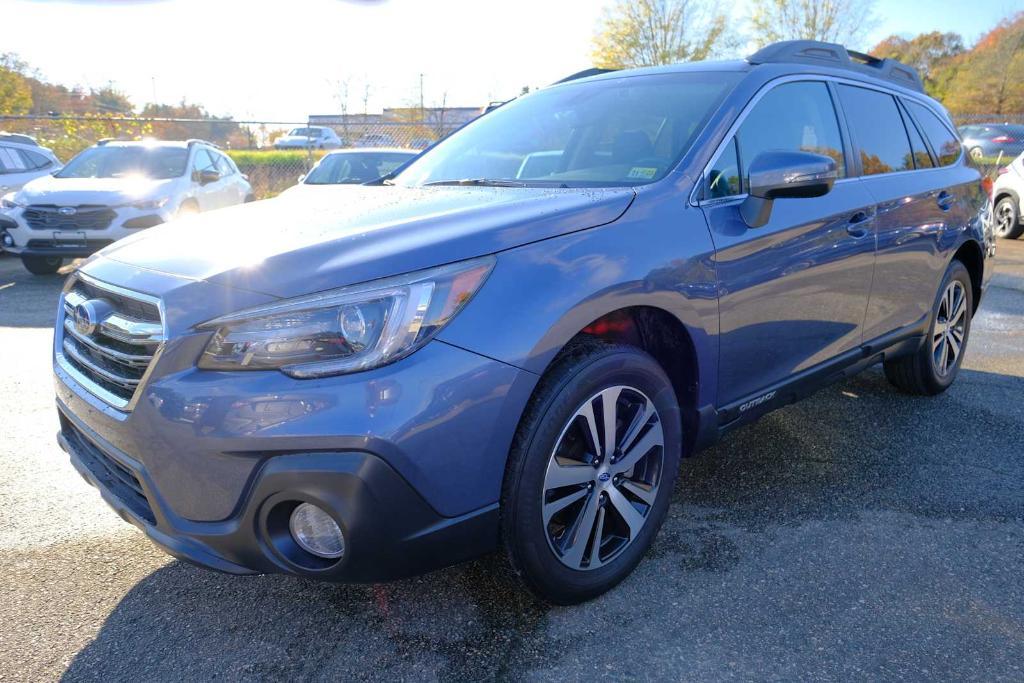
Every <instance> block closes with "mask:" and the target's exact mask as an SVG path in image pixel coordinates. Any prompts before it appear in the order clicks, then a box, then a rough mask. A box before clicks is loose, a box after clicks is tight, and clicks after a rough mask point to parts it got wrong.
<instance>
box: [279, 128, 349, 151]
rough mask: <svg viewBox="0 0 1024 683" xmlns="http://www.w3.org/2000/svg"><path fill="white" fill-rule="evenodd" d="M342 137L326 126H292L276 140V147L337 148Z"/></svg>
mask: <svg viewBox="0 0 1024 683" xmlns="http://www.w3.org/2000/svg"><path fill="white" fill-rule="evenodd" d="M338 147H341V138H339V137H338V134H337V133H335V132H334V130H333V129H331V128H327V127H324V126H306V127H303V128H292V129H291V130H290V131H288V132H287V133H286V134H285V135H282V136H281V137H279V138H278V139H276V140H274V149H337V148H338Z"/></svg>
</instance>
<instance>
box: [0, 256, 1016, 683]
mask: <svg viewBox="0 0 1024 683" xmlns="http://www.w3.org/2000/svg"><path fill="white" fill-rule="evenodd" d="M998 258H999V260H998V273H997V276H996V279H995V281H994V282H993V284H992V287H991V288H990V290H989V292H988V293H987V295H986V298H985V300H984V301H983V304H982V310H981V312H980V313H979V314H978V316H977V317H976V318H975V321H974V328H973V330H972V335H971V341H970V344H969V348H968V352H967V355H966V359H965V363H964V368H963V370H962V371H961V374H960V377H959V379H958V380H957V382H956V384H955V385H954V386H953V387H952V388H951V389H950V390H949V391H948V392H947V393H946V394H945V395H943V396H940V397H937V398H931V399H926V398H913V397H906V396H902V395H900V394H897V393H896V392H895V391H894V390H893V389H892V388H891V387H890V386H889V385H888V383H887V382H886V381H885V379H884V377H883V376H882V374H881V372H880V370H878V369H875V370H871V371H868V372H866V373H864V374H862V375H860V376H859V377H856V378H854V379H852V380H849V381H847V382H845V383H843V384H841V385H838V386H834V387H832V388H829V389H826V390H824V391H821V392H819V393H818V394H816V395H815V396H813V397H811V398H810V399H808V400H806V401H804V402H802V403H800V404H797V405H794V406H790V407H788V408H785V409H783V410H780V411H777V412H775V413H773V414H771V415H769V416H767V417H765V418H764V419H762V420H761V421H760V422H758V423H757V424H754V425H751V426H749V427H746V428H744V429H742V430H741V431H739V432H737V433H735V434H733V435H732V436H731V437H729V438H728V439H727V440H726V441H724V442H723V443H721V444H719V445H718V446H716V447H715V448H713V449H711V450H709V451H706V452H704V453H703V454H701V455H700V456H699V457H697V458H694V459H690V460H688V461H686V462H685V463H684V465H683V472H682V476H681V477H680V480H679V484H678V485H677V489H676V491H675V494H674V500H673V504H672V507H671V509H670V512H669V518H668V519H667V521H666V523H665V526H664V528H663V529H662V532H661V534H660V536H659V538H658V540H657V542H656V544H655V547H654V548H653V549H652V551H651V552H650V553H649V555H648V557H647V558H646V560H645V561H644V562H643V563H642V564H641V565H640V566H639V568H638V569H637V571H636V572H635V573H634V574H633V575H632V576H631V577H630V578H629V579H627V580H626V581H625V582H624V583H623V584H622V585H621V586H620V587H619V588H617V589H615V590H613V591H612V592H611V593H609V594H607V595H605V596H604V597H602V598H600V599H598V600H595V601H593V602H591V603H588V604H585V605H582V606H578V607H571V608H553V607H549V606H546V605H544V604H541V603H538V602H537V601H535V600H534V599H532V598H531V597H530V596H529V595H527V594H526V593H525V592H524V591H523V590H522V589H520V587H519V586H518V585H517V584H516V582H515V581H514V580H513V579H512V578H511V577H510V576H509V574H508V571H507V570H506V569H505V566H504V564H503V562H502V560H501V559H500V558H499V557H490V558H485V559H483V560H480V561H477V562H473V563H470V564H465V565H461V566H458V567H454V568H451V569H447V570H444V571H439V572H435V573H433V574H430V575H428V576H424V577H420V578H417V579H411V580H406V581H401V582H398V583H392V584H384V585H375V586H356V585H352V586H347V585H324V584H317V583H313V582H309V581H304V580H298V579H293V578H287V577H281V576H266V577H242V578H240V577H232V576H226V575H221V574H217V573H214V572H211V571H207V570H204V569H200V568H196V567H193V566H190V565H187V564H183V563H181V562H178V561H176V560H173V559H172V558H170V557H168V556H166V555H164V554H163V553H162V552H161V551H159V550H157V549H156V548H155V547H153V546H152V545H151V544H150V543H149V542H148V541H147V540H146V539H145V538H144V536H143V535H142V533H141V532H139V531H137V530H136V529H135V528H133V527H131V526H129V525H127V524H125V523H124V522H122V521H121V520H120V519H119V518H118V517H117V516H116V515H115V514H114V513H113V512H111V511H110V510H108V509H107V507H106V506H105V505H104V504H103V503H102V502H101V500H100V497H99V494H98V493H97V492H96V491H95V490H94V489H92V488H90V487H89V486H88V485H86V484H85V483H84V482H83V481H82V480H81V479H80V478H79V476H78V475H77V474H76V473H75V472H74V470H73V469H72V467H71V466H70V464H69V463H68V461H67V458H66V456H65V454H64V453H63V452H62V451H61V450H60V449H59V448H58V447H57V445H56V442H55V440H54V433H55V431H56V426H57V425H56V423H57V420H56V414H55V410H54V406H53V392H52V387H51V380H50V370H49V365H50V344H51V337H52V335H51V331H50V326H51V324H52V321H53V317H54V313H55V310H56V297H57V294H58V292H59V290H60V285H61V278H59V277H33V276H31V275H29V274H28V273H26V272H24V271H23V270H22V269H21V266H20V264H19V263H18V262H17V261H15V260H14V259H11V258H9V257H5V258H0V395H2V396H3V399H4V403H3V412H2V415H0V624H2V626H0V681H15V680H17V681H39V680H50V679H56V678H60V677H64V678H66V679H67V680H73V681H77V680H100V679H102V680H104V681H117V680H168V681H181V680H197V679H211V678H220V679H227V680H283V679H296V678H302V679H385V680H401V679H405V680H470V679H473V680H476V679H517V680H519V679H525V680H593V679H595V678H599V679H600V678H603V679H615V680H621V679H635V680H657V679H671V680H723V679H725V680H728V679H738V680H751V679H754V680H773V679H774V680H793V679H815V680H843V679H851V678H853V679H858V680H859V679H865V678H867V679H889V680H891V679H913V680H919V679H933V680H984V681H993V680H1018V681H1019V680H1022V679H1024V579H1022V577H1024V241H1020V242H1012V243H1011V242H1002V243H1000V246H999V255H998Z"/></svg>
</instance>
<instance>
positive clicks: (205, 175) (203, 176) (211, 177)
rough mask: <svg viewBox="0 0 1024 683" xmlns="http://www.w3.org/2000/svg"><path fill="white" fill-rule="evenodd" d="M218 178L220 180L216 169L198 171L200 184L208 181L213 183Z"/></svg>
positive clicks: (206, 183) (205, 183)
mask: <svg viewBox="0 0 1024 683" xmlns="http://www.w3.org/2000/svg"><path fill="white" fill-rule="evenodd" d="M218 180H220V173H218V172H217V171H214V170H211V169H206V170H205V171H200V172H199V184H200V185H209V184H210V183H215V182H217V181H218Z"/></svg>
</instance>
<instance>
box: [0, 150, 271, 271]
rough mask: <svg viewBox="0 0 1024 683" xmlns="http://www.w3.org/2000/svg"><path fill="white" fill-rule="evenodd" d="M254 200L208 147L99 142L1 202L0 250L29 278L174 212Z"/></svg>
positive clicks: (243, 179) (230, 163) (225, 162)
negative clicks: (5, 222)
mask: <svg viewBox="0 0 1024 683" xmlns="http://www.w3.org/2000/svg"><path fill="white" fill-rule="evenodd" d="M251 199H253V194H252V188H251V187H250V186H249V181H248V180H247V179H246V177H245V176H244V175H242V174H241V173H239V172H238V167H237V166H235V163H234V162H233V161H232V160H231V159H230V158H229V157H228V156H226V155H225V154H223V153H222V152H220V151H219V150H218V149H216V147H215V146H214V145H212V144H210V143H207V142H203V141H200V140H189V141H181V142H163V141H152V140H146V141H138V142H128V141H108V142H100V143H99V144H97V145H95V146H93V147H90V148H88V149H86V150H84V151H82V152H81V153H80V154H78V155H77V156H75V157H74V158H73V159H71V161H69V162H68V164H67V166H65V167H63V168H62V169H61V170H60V171H59V172H57V173H55V174H53V175H52V176H51V175H45V176H43V177H40V178H36V179H35V180H33V181H31V182H29V183H27V184H25V186H24V187H22V188H21V189H20V190H19V191H17V192H9V193H7V194H6V195H4V196H3V199H2V208H3V211H4V213H5V215H6V217H7V218H8V219H9V221H10V223H9V224H8V225H7V226H6V228H4V229H3V230H2V231H0V248H3V250H4V251H8V252H10V253H12V254H16V255H18V256H20V257H21V262H22V263H23V264H24V266H25V268H27V269H28V270H29V271H30V272H32V273H35V274H37V275H42V274H47V273H54V272H56V271H57V269H58V268H60V266H61V263H62V262H63V259H65V258H76V257H81V256H88V255H90V254H92V253H93V252H95V251H97V250H98V249H101V248H103V247H105V246H107V245H108V244H111V243H112V242H114V241H116V240H119V239H121V238H122V237H127V236H129V235H134V234H136V233H138V232H139V231H140V230H144V229H146V228H152V227H153V226H156V225H160V224H161V223H164V222H165V221H168V220H170V219H172V218H174V217H175V216H177V215H179V214H182V213H198V212H200V211H209V210H210V209H219V208H222V207H225V206H231V205H232V204H241V203H242V202H245V201H250V200H251Z"/></svg>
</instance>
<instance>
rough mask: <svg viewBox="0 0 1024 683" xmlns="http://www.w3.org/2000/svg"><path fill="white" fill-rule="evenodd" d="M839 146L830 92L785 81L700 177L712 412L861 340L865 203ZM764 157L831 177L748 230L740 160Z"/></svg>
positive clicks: (869, 263)
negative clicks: (712, 301) (713, 330)
mask: <svg viewBox="0 0 1024 683" xmlns="http://www.w3.org/2000/svg"><path fill="white" fill-rule="evenodd" d="M848 147H849V144H848V141H846V140H845V138H844V134H843V131H842V130H841V127H840V125H839V121H838V117H837V115H836V110H835V106H834V103H833V97H832V92H831V90H830V88H829V86H828V85H827V84H826V83H825V82H824V81H817V80H806V81H804V80H801V81H792V82H785V83H781V84H779V85H776V86H774V87H773V88H772V89H771V90H769V91H768V92H767V93H765V94H763V95H762V96H761V97H760V99H758V100H757V101H756V102H755V103H754V104H753V106H752V107H751V108H750V109H749V113H748V114H747V115H746V117H745V118H743V119H741V122H740V124H739V126H738V128H737V130H736V131H735V134H734V135H733V137H732V138H730V139H729V140H728V141H727V142H726V144H725V145H724V147H723V148H722V149H721V150H720V152H719V154H718V156H717V158H716V159H715V161H713V162H712V164H711V166H710V168H709V170H708V172H707V173H706V179H705V183H706V186H705V188H704V195H703V196H704V198H703V200H702V201H701V207H702V208H703V210H704V212H705V215H706V217H707V220H708V224H709V226H710V229H711V235H712V239H713V240H714V242H715V249H716V255H715V266H716V270H717V273H718V280H719V288H720V291H719V308H720V320H721V335H720V345H721V361H720V368H719V377H720V384H719V396H720V401H721V404H722V405H723V406H728V405H729V404H731V403H734V402H736V401H740V400H741V399H748V398H750V397H752V396H757V395H763V394H765V393H766V392H768V391H770V389H769V388H770V387H772V386H774V385H776V384H778V383H781V382H785V381H787V380H789V379H793V378H794V375H797V374H799V373H803V372H804V371H808V370H810V369H811V368H814V367H815V366H818V365H820V364H822V363H824V362H826V361H829V360H831V359H833V358H835V357H836V356H838V355H840V354H843V353H844V352H848V351H851V350H854V349H856V348H857V347H858V346H859V345H860V343H861V334H862V327H863V324H864V312H865V308H866V306H867V301H868V294H869V291H870V288H871V276H872V270H873V267H874V258H875V240H874V234H873V231H872V227H871V226H872V221H873V216H874V201H873V200H872V198H871V195H870V194H869V193H868V192H867V191H866V190H865V188H864V187H863V185H862V184H861V183H860V181H858V180H856V179H852V178H848V177H847V176H848V175H849V174H848V173H847V170H846V169H847V167H848V164H849V159H848V154H847V153H846V151H845V150H846V149H847V148H848ZM768 150H786V151H793V150H800V151H806V152H815V153H818V154H825V155H828V156H831V157H832V158H833V159H835V160H836V164H837V167H838V169H839V172H840V178H841V179H840V180H839V181H837V182H836V183H835V186H834V187H833V189H832V191H831V192H830V193H829V194H827V195H825V196H823V197H815V198H804V199H778V200H776V201H775V203H774V207H773V210H772V214H771V219H770V220H769V221H768V223H767V224H766V225H764V226H763V227H760V228H749V227H747V225H746V224H745V223H744V222H743V220H742V219H741V218H740V215H739V205H740V203H741V202H742V201H743V199H744V198H745V197H746V194H745V192H746V184H747V181H748V175H749V168H750V163H751V162H752V161H753V159H754V158H755V157H756V156H757V155H758V154H759V153H761V152H765V151H768Z"/></svg>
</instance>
